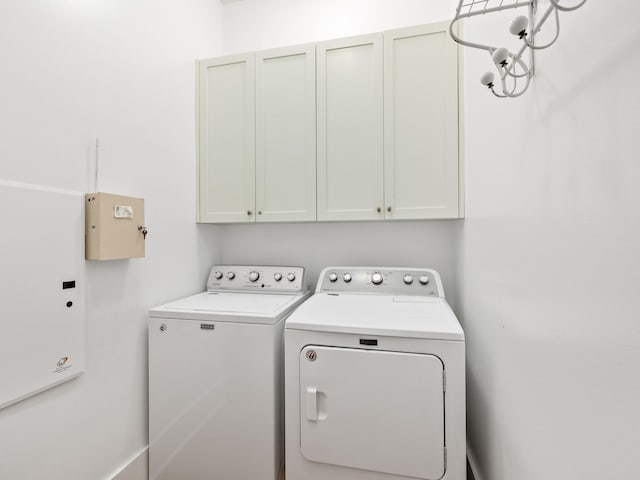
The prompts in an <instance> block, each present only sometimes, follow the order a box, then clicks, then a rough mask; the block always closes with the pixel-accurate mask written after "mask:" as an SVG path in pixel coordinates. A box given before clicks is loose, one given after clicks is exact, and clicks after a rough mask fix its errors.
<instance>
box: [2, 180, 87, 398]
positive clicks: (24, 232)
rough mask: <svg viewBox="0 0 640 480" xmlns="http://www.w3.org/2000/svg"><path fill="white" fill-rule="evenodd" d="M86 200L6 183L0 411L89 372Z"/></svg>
mask: <svg viewBox="0 0 640 480" xmlns="http://www.w3.org/2000/svg"><path fill="white" fill-rule="evenodd" d="M83 207H84V197H83V195H82V194H80V193H74V192H67V191H62V190H52V189H45V188H39V187H36V186H33V185H26V184H18V183H9V182H0V214H1V216H2V224H3V229H2V236H1V240H0V242H1V243H0V248H1V249H2V252H3V253H4V254H5V255H3V262H2V275H0V292H2V315H1V316H0V352H2V358H3V361H2V362H0V379H2V387H1V388H0V408H2V407H6V406H8V405H10V404H12V403H15V402H18V401H20V400H22V399H24V398H27V397H29V396H31V395H34V394H36V393H39V392H41V391H43V390H46V389H48V388H51V387H54V386H56V385H59V384H60V383H63V382H65V381H67V380H70V379H72V378H75V377H77V376H78V375H80V374H81V373H83V372H84V369H85V333H84V317H85V312H84V229H83V226H84V211H83Z"/></svg>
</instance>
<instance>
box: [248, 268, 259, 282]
mask: <svg viewBox="0 0 640 480" xmlns="http://www.w3.org/2000/svg"><path fill="white" fill-rule="evenodd" d="M259 278H260V274H259V273H258V272H256V271H255V270H254V271H253V272H249V280H250V281H251V282H257V281H258V279H259Z"/></svg>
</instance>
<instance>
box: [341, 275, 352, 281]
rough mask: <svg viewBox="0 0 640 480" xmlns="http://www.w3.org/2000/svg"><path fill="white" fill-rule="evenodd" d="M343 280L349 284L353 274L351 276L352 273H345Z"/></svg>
mask: <svg viewBox="0 0 640 480" xmlns="http://www.w3.org/2000/svg"><path fill="white" fill-rule="evenodd" d="M342 279H343V280H344V281H345V282H346V283H349V282H350V281H351V274H350V273H345V274H344V275H343V276H342Z"/></svg>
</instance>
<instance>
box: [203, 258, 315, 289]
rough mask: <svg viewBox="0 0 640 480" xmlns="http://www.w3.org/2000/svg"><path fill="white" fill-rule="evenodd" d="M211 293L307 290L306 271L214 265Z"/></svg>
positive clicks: (258, 266)
mask: <svg viewBox="0 0 640 480" xmlns="http://www.w3.org/2000/svg"><path fill="white" fill-rule="evenodd" d="M207 290H208V291H210V292H213V291H224V292H229V291H235V292H260V293H297V292H302V291H303V290H304V268H303V267H283V266H266V265H214V266H213V267H211V272H210V273H209V279H208V280H207Z"/></svg>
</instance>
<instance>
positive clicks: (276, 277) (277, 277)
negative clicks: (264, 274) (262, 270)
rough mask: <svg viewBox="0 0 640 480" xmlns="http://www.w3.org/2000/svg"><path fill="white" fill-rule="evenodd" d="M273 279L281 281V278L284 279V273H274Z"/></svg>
mask: <svg viewBox="0 0 640 480" xmlns="http://www.w3.org/2000/svg"><path fill="white" fill-rule="evenodd" d="M273 279H274V280H275V281H276V282H279V281H280V280H282V274H281V273H274V274H273Z"/></svg>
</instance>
